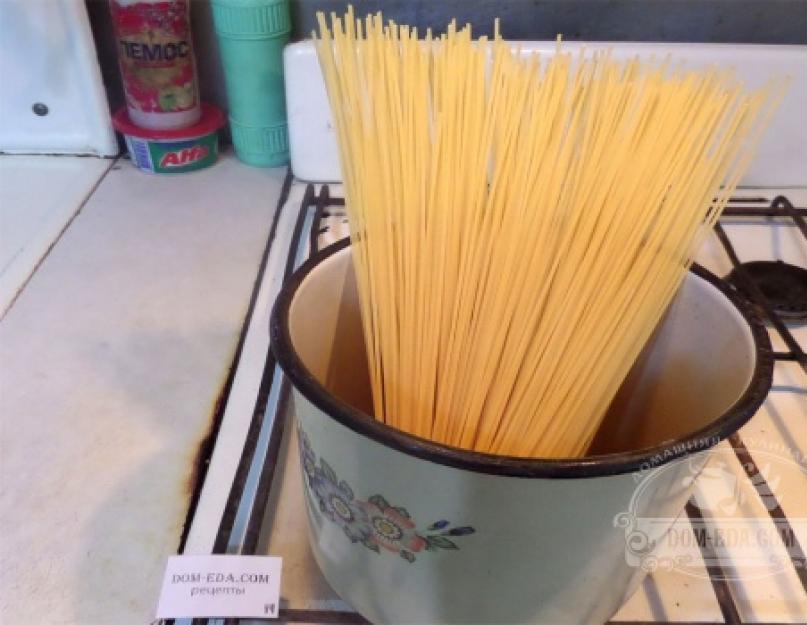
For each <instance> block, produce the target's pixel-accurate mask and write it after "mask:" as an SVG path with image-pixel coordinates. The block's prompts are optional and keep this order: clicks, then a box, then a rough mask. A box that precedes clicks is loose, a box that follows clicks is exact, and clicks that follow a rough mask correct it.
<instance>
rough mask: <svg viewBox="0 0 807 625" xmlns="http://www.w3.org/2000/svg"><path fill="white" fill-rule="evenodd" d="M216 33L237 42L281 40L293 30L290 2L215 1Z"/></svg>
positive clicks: (271, 0)
mask: <svg viewBox="0 0 807 625" xmlns="http://www.w3.org/2000/svg"><path fill="white" fill-rule="evenodd" d="M211 5H212V7H213V21H214V23H215V25H216V33H217V34H219V35H221V36H224V37H232V38H235V39H264V38H267V37H279V36H282V35H285V34H286V33H288V32H289V31H290V30H291V17H290V15H289V3H288V0H212V1H211Z"/></svg>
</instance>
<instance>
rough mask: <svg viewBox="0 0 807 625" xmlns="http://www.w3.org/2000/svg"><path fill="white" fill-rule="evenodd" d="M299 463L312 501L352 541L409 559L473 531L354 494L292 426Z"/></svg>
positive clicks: (452, 545) (449, 544)
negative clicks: (422, 519)
mask: <svg viewBox="0 0 807 625" xmlns="http://www.w3.org/2000/svg"><path fill="white" fill-rule="evenodd" d="M297 434H298V441H299V445H300V463H301V465H302V468H303V473H304V474H305V481H306V484H307V485H308V488H309V490H310V493H311V495H312V496H313V501H316V502H317V503H318V504H319V509H320V512H322V514H324V515H325V517H326V518H327V519H328V520H329V521H331V522H332V523H335V524H336V525H338V526H339V527H341V528H342V531H343V532H344V533H345V536H347V537H348V538H349V539H350V541H351V542H353V543H361V544H362V545H364V546H365V547H367V548H368V549H370V550H372V551H375V552H376V553H381V550H382V549H383V550H384V551H389V552H392V553H397V554H398V555H400V556H401V557H402V558H403V559H404V560H406V561H408V562H414V561H415V554H416V553H418V552H420V551H424V550H425V551H440V550H452V549H459V546H458V545H457V543H456V542H454V540H452V537H453V538H456V537H458V536H467V535H469V534H473V533H475V532H476V530H475V529H474V528H473V527H470V526H467V525H465V526H461V527H451V523H449V522H448V521H446V520H440V521H436V522H435V523H432V524H431V525H428V526H427V527H425V528H422V529H418V527H417V524H416V523H415V521H414V520H413V519H412V517H411V516H410V515H409V512H407V511H406V508H402V507H401V506H393V505H390V504H389V502H387V500H386V499H384V497H382V496H381V495H372V496H371V497H368V498H367V499H366V500H363V499H356V497H355V496H354V494H353V490H352V489H351V488H350V486H349V485H348V484H347V482H345V481H344V480H340V479H339V478H338V477H337V475H336V473H335V472H334V470H333V469H332V468H331V466H330V465H329V464H328V463H327V462H326V461H325V460H323V459H322V458H320V459H319V462H317V456H316V454H315V453H314V450H313V449H312V448H311V441H310V440H309V438H308V435H307V434H306V433H305V432H304V431H303V430H302V429H301V428H299V427H298V428H297Z"/></svg>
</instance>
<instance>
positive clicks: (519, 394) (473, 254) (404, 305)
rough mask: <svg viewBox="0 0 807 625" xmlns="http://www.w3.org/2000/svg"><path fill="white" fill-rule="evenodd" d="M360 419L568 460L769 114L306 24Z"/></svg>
mask: <svg viewBox="0 0 807 625" xmlns="http://www.w3.org/2000/svg"><path fill="white" fill-rule="evenodd" d="M319 19H320V34H319V37H317V36H316V35H315V38H316V40H317V50H318V55H319V60H320V64H321V67H322V69H323V73H324V76H325V81H326V85H327V90H328V94H329V97H330V102H331V109H332V111H333V114H334V121H335V126H336V130H337V134H338V144H339V149H340V160H341V166H342V172H343V179H344V184H345V199H346V206H347V211H348V217H349V220H350V227H351V233H352V234H351V237H352V250H353V252H352V253H353V264H354V269H355V272H356V276H357V283H358V288H359V295H360V299H361V309H362V322H363V325H364V333H365V338H366V346H367V358H368V363H369V369H370V376H371V384H372V390H373V401H374V411H375V417H376V418H377V419H380V420H383V421H384V422H385V423H387V424H389V425H391V426H393V427H395V428H399V429H401V430H404V431H407V432H410V433H412V434H415V435H419V436H422V437H425V438H429V439H432V440H435V441H438V442H442V443H445V444H449V445H454V446H459V447H462V448H466V449H474V450H479V451H485V452H491V453H497V454H508V455H518V456H531V457H563V456H580V455H582V454H584V453H585V451H586V449H587V447H588V446H589V444H590V442H591V440H592V438H593V436H594V434H595V432H596V430H597V428H598V426H599V424H600V422H601V420H602V418H603V416H604V414H605V412H606V410H607V408H608V405H609V403H610V402H611V401H612V399H613V397H614V395H615V393H616V391H617V389H618V387H619V385H620V383H621V382H622V381H623V379H624V378H625V376H626V375H627V373H628V371H629V370H630V368H631V366H632V364H633V363H634V361H635V360H636V358H637V357H638V355H639V352H640V351H641V349H642V347H643V345H644V344H645V342H646V341H647V340H648V338H649V337H650V335H651V334H652V332H653V330H654V328H655V326H656V325H657V323H658V322H659V320H660V318H661V316H662V315H663V313H664V311H665V309H666V307H667V306H668V304H669V303H670V301H671V299H672V297H673V296H674V294H675V291H676V289H677V288H678V287H679V285H680V283H681V282H682V280H683V278H684V275H685V273H686V271H687V269H688V267H689V265H690V263H691V261H692V256H693V253H694V251H695V250H696V249H697V246H698V243H699V241H700V239H701V238H702V237H703V236H704V233H706V232H708V229H709V228H710V227H711V226H712V225H713V223H714V221H715V220H716V219H717V218H718V216H719V215H720V212H721V210H722V209H723V207H724V206H725V204H726V202H727V201H728V198H729V196H730V194H731V192H732V190H733V189H734V188H735V186H736V184H737V182H738V179H739V177H740V175H741V174H742V173H743V171H744V169H745V168H746V166H747V164H748V161H749V159H750V154H751V147H752V146H753V145H754V143H755V142H756V140H757V138H758V135H759V133H760V132H761V129H762V127H763V126H764V125H765V121H766V119H767V117H769V114H770V112H771V110H772V108H773V104H774V102H773V101H774V98H773V97H771V94H772V93H775V92H776V90H775V88H774V87H769V88H767V89H763V90H760V91H755V92H747V91H745V90H744V89H743V87H742V85H740V84H738V83H737V82H736V81H735V80H734V79H733V77H732V76H731V75H729V74H727V73H723V72H719V71H716V70H706V71H700V72H692V71H684V70H683V69H674V68H671V67H670V63H669V61H664V62H657V61H652V60H651V61H644V62H643V61H641V60H639V59H632V60H628V61H623V62H620V61H617V60H615V59H613V58H612V57H611V56H610V54H609V53H608V52H604V53H595V54H585V53H581V54H579V55H571V54H568V53H565V52H564V51H563V50H562V48H561V47H560V44H558V49H557V51H556V53H555V54H553V55H549V56H548V58H539V57H538V56H537V55H534V54H533V55H525V54H521V53H519V52H518V51H515V52H514V51H511V47H510V45H509V44H507V43H505V42H504V41H503V40H502V39H501V38H500V37H499V36H498V27H497V35H496V36H495V37H494V38H493V40H492V41H488V40H487V39H486V38H484V37H481V38H479V39H476V40H474V39H473V38H472V36H471V29H470V27H467V26H466V27H465V28H463V29H457V28H456V27H455V26H454V25H450V26H449V27H448V29H447V32H446V33H445V34H444V35H441V36H439V37H434V36H432V34H431V32H427V33H426V35H425V38H419V37H418V33H417V31H416V30H415V29H410V28H408V27H406V26H398V25H395V24H394V23H392V22H389V23H385V22H384V21H383V20H382V17H381V15H380V14H379V15H373V16H368V17H367V18H365V19H363V20H358V19H355V18H354V16H353V13H352V11H351V10H349V11H348V13H347V14H346V15H345V17H344V19H342V18H339V17H336V16H333V15H332V16H331V23H330V26H329V25H328V23H327V22H326V20H325V18H324V16H323V15H322V14H320V16H319Z"/></svg>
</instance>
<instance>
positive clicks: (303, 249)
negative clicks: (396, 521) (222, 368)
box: [185, 42, 807, 623]
mask: <svg viewBox="0 0 807 625" xmlns="http://www.w3.org/2000/svg"><path fill="white" fill-rule="evenodd" d="M527 45H528V46H529V45H532V46H534V47H535V48H536V49H543V48H542V46H543V47H544V48H545V47H547V46H550V47H551V45H553V44H545V43H541V42H532V43H528V44H527ZM592 45H594V44H592ZM609 45H610V44H609ZM615 48H616V53H617V54H628V53H632V52H637V51H638V52H642V51H644V52H646V53H649V52H657V53H658V52H662V53H663V52H666V51H672V52H673V53H674V54H676V55H678V56H684V57H686V58H689V59H690V60H691V62H692V63H693V64H698V63H706V62H710V61H715V62H723V63H727V64H732V65H737V66H738V71H739V72H740V74H741V75H742V76H743V77H745V78H746V79H748V80H749V81H750V82H751V83H758V82H759V81H760V80H762V79H764V78H765V77H766V76H767V75H769V74H771V73H774V72H780V73H781V72H789V73H791V74H792V75H793V77H794V82H793V86H792V88H791V92H790V93H789V94H788V96H787V98H786V99H785V102H784V104H783V107H782V108H781V109H780V115H779V117H777V120H776V122H775V124H774V125H773V126H772V127H771V131H770V132H769V133H768V136H767V137H766V139H765V143H764V145H763V146H762V149H761V150H760V157H759V158H758V159H757V161H756V163H755V164H754V166H753V167H752V169H751V172H750V173H749V176H748V177H747V178H746V180H745V184H747V185H748V184H753V186H752V187H746V188H742V189H740V190H738V192H737V196H738V197H740V198H743V199H741V200H739V201H737V202H735V203H734V204H733V205H732V206H733V207H743V206H748V207H756V208H764V207H768V206H770V204H771V202H772V201H773V200H774V198H775V197H777V196H779V195H784V196H786V197H788V198H789V199H790V201H791V202H792V203H793V205H795V206H797V207H801V211H802V214H803V215H804V214H805V208H804V207H806V206H807V150H805V149H804V146H805V145H807V135H805V132H807V126H805V125H804V123H803V119H802V118H803V111H804V110H807V48H805V47H798V46H782V47H759V46H709V45H706V46H690V45H673V46H661V45H655V44H642V45H639V46H637V45H634V44H615ZM639 48H640V49H639ZM285 71H286V81H287V103H288V115H289V124H290V141H291V152H292V168H293V170H294V172H295V174H297V175H298V176H299V177H301V178H304V179H306V180H312V181H327V180H334V179H336V178H338V171H339V170H338V165H337V163H336V151H335V146H334V143H333V129H332V125H331V123H330V116H329V111H328V107H327V100H326V98H325V93H324V87H323V86H322V81H321V74H320V72H319V68H318V66H317V64H316V60H315V56H314V55H313V49H312V48H311V46H310V44H309V43H305V42H303V43H301V44H294V45H292V46H290V47H289V48H288V49H287V51H286V56H285ZM290 182H291V181H290ZM783 185H784V186H783ZM341 196H342V190H341V188H340V186H339V185H338V184H330V185H320V184H307V183H306V182H303V181H301V180H294V181H293V182H291V184H290V187H289V192H288V196H287V197H286V198H284V201H283V202H282V203H281V204H280V205H279V208H278V213H277V215H276V223H275V226H274V235H273V239H272V242H271V246H270V248H269V251H268V255H267V258H266V266H265V270H264V271H263V273H262V275H261V280H260V287H259V289H258V291H257V294H256V302H257V304H256V306H255V307H254V309H253V311H252V314H251V316H250V319H249V322H248V324H247V326H245V328H246V329H245V334H244V339H245V342H244V349H243V353H242V358H241V360H240V361H239V364H238V370H237V375H236V378H235V382H234V385H233V392H232V393H231V394H230V398H229V401H228V405H227V410H226V412H225V415H224V419H223V422H222V426H221V430H220V434H219V438H218V441H217V445H216V449H215V451H214V455H213V457H212V459H211V464H210V469H209V473H208V478H207V480H206V483H205V486H204V488H203V491H202V495H201V498H200V502H199V507H198V509H197V513H196V516H195V518H194V521H193V525H192V527H191V531H190V534H189V537H188V541H187V544H186V549H185V552H186V553H210V552H211V551H213V552H225V551H226V552H231V553H271V554H273V555H280V556H283V557H284V583H283V589H282V598H283V603H282V613H281V617H285V618H286V619H287V620H289V621H296V622H323V621H328V622H357V620H358V621H359V622H360V618H359V617H358V616H357V615H356V614H355V613H354V612H352V610H351V608H350V606H348V605H347V604H345V603H344V602H342V601H341V600H340V599H339V598H338V597H337V596H336V595H335V594H334V593H333V591H332V590H331V589H330V588H329V587H328V585H327V583H326V582H325V581H324V580H323V578H322V577H321V575H320V574H319V571H318V570H317V567H316V565H315V564H314V562H313V560H312V558H311V555H310V551H309V548H308V544H307V536H306V530H305V513H304V510H303V500H302V495H301V489H300V476H299V468H298V463H297V457H296V445H295V444H293V442H290V441H291V440H292V439H293V436H294V434H293V428H291V427H288V425H289V423H290V421H289V419H290V418H291V416H292V415H291V414H290V402H289V401H288V385H287V383H286V382H285V381H284V380H283V377H282V374H281V373H280V371H279V369H278V368H277V367H276V366H275V364H274V362H273V360H272V358H271V357H270V358H269V360H267V359H266V353H267V349H268V336H267V334H266V327H267V324H268V315H269V309H270V306H271V303H272V302H273V300H274V298H275V295H276V293H277V291H278V290H279V288H280V286H281V284H282V282H283V281H284V279H285V278H286V277H287V276H288V275H289V273H290V272H291V271H292V270H293V269H294V268H295V267H297V266H299V265H300V264H301V263H302V262H303V260H304V259H305V258H306V257H307V256H308V255H309V253H310V251H311V249H312V248H321V247H323V246H324V245H326V244H328V243H330V242H334V241H336V240H337V239H339V238H342V237H344V236H345V235H347V233H348V231H347V223H346V220H345V218H344V212H343V209H342V207H341V206H340V204H339V202H338V201H334V200H332V199H329V198H341ZM721 223H722V224H723V227H724V229H725V232H726V233H727V236H728V237H729V239H730V240H731V241H732V242H733V245H734V247H735V248H736V252H737V254H738V255H739V257H740V259H741V260H742V261H749V260H764V259H768V260H770V259H781V260H784V261H786V262H789V263H792V264H795V265H798V266H801V267H807V238H805V237H804V236H803V235H802V234H801V233H800V232H799V230H798V228H797V226H796V225H795V224H794V223H793V221H792V220H790V221H787V220H783V219H779V218H776V219H772V218H766V217H725V218H724V219H723V220H721ZM698 261H699V262H700V263H701V264H703V265H704V266H705V267H706V268H707V269H710V270H711V271H713V272H714V273H716V274H717V275H718V276H724V275H726V274H727V273H728V272H729V271H730V270H731V268H732V265H731V262H730V259H729V258H728V256H727V254H726V251H725V250H724V249H723V246H722V244H721V242H720V241H719V240H718V238H717V237H716V236H713V237H711V238H710V239H709V240H708V241H707V242H706V244H705V245H704V248H703V250H702V251H701V253H700V255H699V257H698ZM788 327H789V328H790V330H791V332H792V334H793V336H794V337H795V339H796V341H798V343H799V344H800V345H801V347H802V349H804V348H807V325H799V324H789V326H788ZM771 339H772V342H773V345H774V349H775V350H776V351H781V352H784V351H785V350H786V346H785V345H784V343H783V341H782V340H781V338H780V337H779V336H778V334H777V333H776V332H775V331H773V330H772V331H771ZM284 427H285V430H284ZM739 436H740V439H741V440H742V442H743V443H744V445H745V447H744V448H743V447H739V444H740V443H739V439H738V440H735V441H733V443H734V445H736V446H738V448H739V449H740V453H739V455H738V454H737V453H735V451H734V450H733V449H732V447H731V446H730V445H729V444H728V443H722V444H721V446H720V449H721V451H722V457H720V458H718V459H717V461H716V462H713V465H712V466H710V470H711V469H712V468H714V467H715V466H716V467H717V469H716V470H714V471H711V473H707V474H706V475H705V478H704V479H702V480H701V481H700V482H699V485H698V490H697V495H696V498H695V502H696V503H697V506H696V507H693V508H692V509H690V511H689V512H690V514H689V518H687V516H683V517H682V519H681V524H680V526H678V529H679V531H678V533H677V534H675V536H676V537H677V539H678V540H679V543H678V544H668V545H664V546H663V547H662V549H661V550H660V552H659V556H660V557H671V558H674V557H675V556H681V555H687V556H692V557H693V559H692V560H691V561H689V563H688V564H687V565H686V566H685V567H683V568H684V569H686V570H681V568H682V567H680V566H679V567H678V568H673V569H672V570H664V569H663V568H662V569H659V570H656V571H654V572H653V573H652V574H651V575H650V576H649V577H648V578H647V581H646V582H645V583H644V584H643V585H642V587H640V589H639V590H638V591H637V592H636V593H635V594H634V595H633V596H632V597H631V598H629V599H628V600H627V602H626V603H625V605H624V607H623V608H622V610H621V611H620V612H619V613H618V614H617V615H616V616H615V618H614V620H615V621H620V622H642V623H656V622H659V623H663V622H690V623H692V622H727V623H750V622H768V623H774V622H775V623H805V622H807V591H806V590H805V583H807V575H805V572H804V569H803V568H802V569H799V571H797V569H796V568H795V566H794V564H793V558H792V557H791V556H793V555H794V553H795V559H796V561H797V563H800V564H804V562H803V561H799V559H798V557H799V553H798V549H796V548H795V547H791V548H790V549H789V550H788V549H786V548H785V547H784V546H783V544H782V541H781V539H780V538H779V534H778V533H777V528H778V529H782V519H787V523H788V525H787V528H789V529H790V530H792V532H793V535H794V536H795V537H796V538H797V542H798V544H799V545H801V546H806V545H807V498H805V497H804V496H803V493H804V492H807V464H805V462H804V461H803V460H804V458H805V457H807V373H805V371H804V370H803V368H802V366H800V365H799V364H798V363H797V362H796V361H795V360H792V359H791V360H786V359H782V360H778V361H777V364H776V367H775V377H774V387H773V389H772V391H771V393H770V395H769V396H768V398H767V399H766V401H765V403H764V405H763V407H762V408H761V409H760V411H759V412H758V413H757V414H756V415H755V416H754V417H753V418H752V419H751V421H750V422H749V423H748V424H747V425H746V426H745V427H744V428H743V429H742V430H741V432H740V433H739ZM245 440H246V444H245V442H244V441H245ZM745 448H747V450H748V453H750V454H751V457H752V458H753V459H754V460H755V461H756V462H757V463H758V465H759V470H758V472H757V468H756V467H755V466H750V465H749V463H748V462H747V461H748V458H747V457H746V456H745V455H743V454H744V453H745V451H743V450H744V449H745ZM741 459H742V461H743V462H741ZM788 461H790V464H788ZM743 463H745V465H746V466H743ZM234 480H235V481H236V482H237V483H238V484H244V485H245V487H244V488H242V489H237V488H232V485H233V482H234ZM766 489H767V490H766ZM732 501H733V502H734V505H730V504H731V502H732ZM774 503H776V504H780V507H779V506H774ZM698 512H700V514H701V516H702V517H703V522H704V523H706V524H707V526H708V527H710V528H712V529H716V530H719V531H720V532H723V534H715V535H716V536H720V535H725V536H730V535H731V536H733V535H739V536H748V537H750V538H749V539H748V540H750V539H751V538H754V539H755V540H756V543H754V544H750V543H749V544H742V542H740V543H739V544H738V545H737V548H736V549H731V550H730V551H729V555H728V557H727V558H723V560H722V561H721V563H722V564H723V570H722V571H716V570H715V568H714V567H710V568H709V569H708V570H707V568H706V566H705V565H704V562H705V561H704V559H703V556H704V553H705V554H706V555H707V556H708V555H709V554H708V552H702V550H701V549H700V548H698V547H697V544H696V543H693V542H692V539H693V536H694V535H693V532H692V525H691V523H692V522H691V520H690V519H691V518H692V517H696V516H697V514H698ZM727 512H731V513H732V515H733V517H732V518H729V517H728V516H727ZM774 519H776V521H775V520H774ZM695 523H696V525H697V523H698V521H697V519H695ZM787 528H786V529H787ZM766 538H767V539H769V541H768V543H767V544H765V546H764V547H760V545H761V544H762V542H761V541H763V540H765V539H766ZM727 540H728V539H727ZM686 541H690V543H689V544H685V543H686ZM777 541H778V542H777ZM693 545H694V546H693ZM801 555H803V554H801ZM771 558H773V559H771ZM710 573H711V575H710Z"/></svg>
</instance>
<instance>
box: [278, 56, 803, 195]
mask: <svg viewBox="0 0 807 625" xmlns="http://www.w3.org/2000/svg"><path fill="white" fill-rule="evenodd" d="M518 44H519V45H520V46H521V47H522V49H523V50H524V51H525V52H526V51H530V50H537V51H540V52H541V53H542V54H552V53H553V51H554V49H555V42H554V41H524V42H518ZM584 45H585V46H587V47H588V48H613V50H614V56H616V57H618V58H625V57H629V56H633V55H637V54H638V55H640V56H642V57H649V56H650V55H652V54H655V55H656V56H664V55H667V54H670V55H672V57H673V58H675V59H681V60H684V61H686V62H687V64H688V66H690V67H699V66H704V65H708V64H716V65H720V66H725V67H734V68H735V69H736V71H737V74H738V76H739V77H740V78H741V79H742V80H744V81H746V83H747V84H748V85H749V86H750V87H758V86H761V85H762V84H764V83H765V81H766V80H768V78H770V77H771V76H775V75H779V76H783V75H787V76H790V77H791V78H792V80H793V83H792V85H791V87H790V90H789V91H788V93H787V94H786V96H785V98H784V100H783V102H782V105H781V107H780V108H779V110H778V111H777V112H776V115H775V117H774V119H773V121H772V123H771V125H770V127H769V128H768V130H767V133H766V134H765V137H764V139H763V140H762V142H761V144H760V146H759V149H758V151H757V156H756V159H755V160H754V163H753V164H752V165H751V168H750V169H749V171H748V173H747V175H746V177H745V178H744V179H743V181H742V184H743V185H745V186H764V187H771V186H779V187H793V186H807V150H805V149H804V146H805V145H807V124H806V123H805V120H806V119H807V118H806V117H805V111H807V46H763V45H739V44H738V45H734V44H731V45H729V44H689V43H676V44H669V43H665V44H662V43H627V42H626V43H621V42H614V43H611V42H608V43H600V42H593V43H581V42H567V43H565V44H564V47H565V49H567V50H570V51H574V50H578V49H579V48H580V47H581V46H584ZM284 63H285V75H286V107H287V111H288V120H289V144H290V149H291V166H292V170H293V171H294V174H295V175H296V176H297V177H298V178H301V179H303V180H312V181H335V180H341V174H340V172H339V162H338V153H337V149H336V139H335V134H334V129H333V125H332V121H331V115H330V107H329V106H328V99H327V95H326V93H325V86H324V83H323V79H322V72H321V71H320V68H319V63H318V62H317V55H316V51H315V50H314V46H313V43H312V42H311V41H303V42H299V43H294V44H291V45H289V46H288V47H287V48H286V50H285V55H284Z"/></svg>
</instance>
